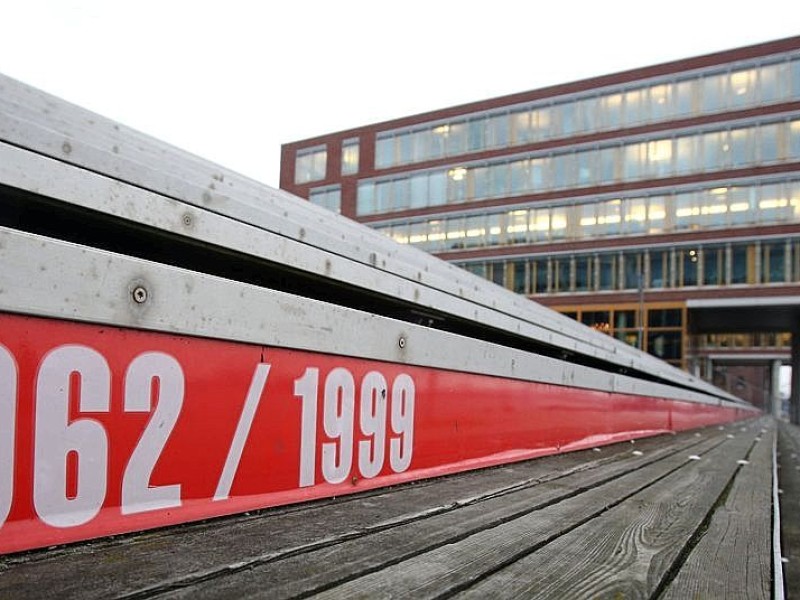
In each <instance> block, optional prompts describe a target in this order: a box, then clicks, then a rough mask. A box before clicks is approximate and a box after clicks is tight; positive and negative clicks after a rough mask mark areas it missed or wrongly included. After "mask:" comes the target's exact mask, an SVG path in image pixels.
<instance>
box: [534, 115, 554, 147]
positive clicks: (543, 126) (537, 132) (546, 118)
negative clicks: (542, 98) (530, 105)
mask: <svg viewBox="0 0 800 600" xmlns="http://www.w3.org/2000/svg"><path fill="white" fill-rule="evenodd" d="M551 114H552V111H551V109H549V108H537V109H536V110H532V111H531V129H533V140H532V141H537V140H543V139H547V138H549V137H552V136H551V132H550V123H551V121H552V117H551Z"/></svg>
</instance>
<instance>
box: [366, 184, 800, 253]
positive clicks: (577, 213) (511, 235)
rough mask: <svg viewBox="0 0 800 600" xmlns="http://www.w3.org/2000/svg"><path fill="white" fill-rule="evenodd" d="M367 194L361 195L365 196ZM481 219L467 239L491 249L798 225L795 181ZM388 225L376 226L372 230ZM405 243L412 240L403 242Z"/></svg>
mask: <svg viewBox="0 0 800 600" xmlns="http://www.w3.org/2000/svg"><path fill="white" fill-rule="evenodd" d="M427 182H428V178H427V177H425V178H423V179H416V180H414V179H412V181H411V182H410V185H411V186H412V187H414V186H415V185H416V186H418V187H419V188H420V190H427ZM390 188H391V186H390V185H389V184H387V185H386V186H384V187H378V188H377V189H378V192H379V201H380V202H396V201H397V200H396V198H393V197H391V196H390V195H389V194H388V190H389V189H390ZM370 189H372V188H370ZM391 189H395V188H391ZM397 189H402V188H397ZM370 193H372V192H370V191H364V194H366V196H367V197H368V196H369V194H370ZM376 201H377V200H376ZM487 218H492V219H494V222H496V225H495V226H494V228H495V229H496V231H494V232H493V231H491V228H489V226H488V225H481V226H480V227H477V226H476V227H468V230H469V231H470V233H469V234H468V235H467V237H469V238H470V242H469V243H470V245H471V246H475V245H480V246H486V245H492V244H496V243H500V242H498V240H500V239H502V243H503V244H527V243H536V242H544V241H553V240H560V239H570V240H578V239H592V238H601V237H609V236H621V235H635V234H645V233H649V234H654V233H670V232H675V231H686V230H693V229H723V228H728V227H736V226H748V225H759V224H778V223H797V222H800V180H798V179H785V180H777V181H773V182H764V183H761V184H749V185H734V184H730V185H727V186H717V187H702V188H695V189H689V190H685V191H679V192H676V193H673V194H670V195H651V196H642V197H638V196H623V197H617V198H610V199H599V200H595V199H592V200H590V201H588V202H574V203H572V204H571V205H569V206H564V205H562V206H542V207H538V208H518V209H512V210H508V209H495V210H494V211H487V212H482V213H480V215H478V216H476V217H470V219H472V221H470V222H477V219H484V220H485V219H487ZM440 220H442V218H441V217H436V218H434V219H433V220H430V221H428V220H427V219H426V218H425V217H416V218H415V221H414V222H415V223H419V222H421V223H422V226H423V228H424V227H425V223H428V222H429V223H439V221H440ZM391 226H392V225H388V226H383V227H382V226H380V225H379V226H378V228H379V229H381V228H386V227H391ZM501 234H502V235H501ZM425 241H427V238H425ZM409 243H414V242H413V241H411V240H410V238H409Z"/></svg>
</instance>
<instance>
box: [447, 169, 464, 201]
mask: <svg viewBox="0 0 800 600" xmlns="http://www.w3.org/2000/svg"><path fill="white" fill-rule="evenodd" d="M467 173H468V171H467V169H465V168H464V167H455V168H453V169H449V170H448V171H447V202H449V203H454V202H455V203H459V202H464V201H465V200H466V199H467Z"/></svg>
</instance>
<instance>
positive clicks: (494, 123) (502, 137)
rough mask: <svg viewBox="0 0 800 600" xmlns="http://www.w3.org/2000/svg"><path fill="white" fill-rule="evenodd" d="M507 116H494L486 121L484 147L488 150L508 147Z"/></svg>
mask: <svg viewBox="0 0 800 600" xmlns="http://www.w3.org/2000/svg"><path fill="white" fill-rule="evenodd" d="M508 125H509V123H508V115H506V114H502V115H495V116H492V117H489V118H487V119H486V145H487V147H488V148H501V147H503V146H508V139H509V126H508Z"/></svg>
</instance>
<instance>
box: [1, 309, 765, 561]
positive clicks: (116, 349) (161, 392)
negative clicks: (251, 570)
mask: <svg viewBox="0 0 800 600" xmlns="http://www.w3.org/2000/svg"><path fill="white" fill-rule="evenodd" d="M259 365H269V367H265V366H261V367H259ZM267 371H268V372H267ZM258 373H260V374H261V375H262V379H261V380H260V383H262V384H263V387H260V385H259V379H258V377H257V376H255V377H254V374H255V375H257V374H258ZM265 374H266V378H265V379H263V376H264V375H265ZM368 374H370V375H368ZM0 378H2V379H1V380H0V413H2V414H0V427H2V423H5V424H6V427H5V428H4V429H0V432H8V431H13V444H11V443H10V440H9V437H8V436H6V437H5V442H4V441H3V438H0V552H4V553H5V552H14V551H19V550H25V549H29V548H35V547H41V546H48V545H52V544H60V543H66V542H72V541H76V540H82V539H88V538H92V537H97V536H103V535H109V534H116V533H122V532H129V531H135V530H140V529H146V528H152V527H158V526H163V525H169V524H175V523H180V522H185V521H190V520H195V519H202V518H207V517H212V516H216V515H223V514H230V513H235V512H241V511H246V510H252V509H256V508H261V507H266V506H274V505H279V504H286V503H290V502H298V501H302V500H308V499H311V498H319V497H324V496H331V495H341V494H346V493H352V492H357V491H361V490H364V489H368V488H373V487H379V486H385V485H389V484H394V483H398V482H402V481H407V480H411V479H419V478H422V477H429V476H434V475H439V474H443V473H452V472H455V471H459V470H464V469H469V468H477V467H482V466H488V465H492V464H499V463H504V462H510V461H514V460H522V459H527V458H532V457H535V456H541V455H545V454H553V453H556V452H560V451H565V450H573V449H579V448H586V447H592V446H596V445H599V444H604V443H611V442H615V441H620V440H625V439H630V438H634V437H642V436H645V435H654V434H657V433H661V432H664V431H668V430H670V429H676V430H681V429H687V428H691V427H698V426H701V425H707V424H710V423H720V422H727V421H732V420H735V419H739V418H744V417H746V416H749V415H750V414H752V413H748V412H746V411H742V410H732V409H723V408H720V407H715V406H705V405H695V404H690V403H683V402H674V401H667V400H661V399H656V398H644V397H635V396H625V395H620V394H610V393H606V392H596V391H587V390H580V389H571V388H564V387H559V386H554V385H544V384H537V383H530V382H522V381H516V380H508V379H501V378H496V377H488V376H482V375H474V374H464V373H455V372H446V371H441V370H435V369H430V368H421V367H411V366H404V365H398V364H390V363H382V362H376V361H368V360H359V359H352V358H347V357H341V356H332V355H324V354H318V353H311V352H299V351H293V350H286V349H279V348H270V347H262V346H257V345H246V344H238V343H231V342H224V341H215V340H207V339H198V338H190V337H183V336H177V335H167V334H160V333H150V332H142V331H135V330H125V329H118V328H112V327H101V326H96V325H85V324H77V323H71V322H66V321H54V320H45V319H39V318H28V317H21V316H13V315H0ZM337 382H338V383H339V384H338V385H335V384H337ZM342 382H344V383H342ZM314 383H316V385H317V389H318V395H317V396H316V401H314V398H315V397H314V396H313V395H312V394H311V391H310V390H312V388H313V385H312V384H314ZM326 385H327V386H328V387H329V388H330V389H329V390H328V391H327V392H326ZM349 386H351V387H349ZM181 387H182V389H181ZM348 390H352V395H349V391H348ZM364 390H367V392H364ZM384 391H385V394H384V393H383V392H384ZM362 393H363V394H364V396H363V397H362ZM326 394H327V396H326ZM304 395H305V396H306V399H305V400H303V396H304ZM137 399H138V400H137ZM143 402H144V407H143V406H142V403H143ZM362 405H364V407H365V408H364V407H362ZM247 406H249V407H250V408H253V409H254V412H253V413H252V415H253V418H252V422H251V425H250V427H249V429H248V428H247V427H246V426H245V427H244V430H242V422H246V421H247V419H242V415H243V413H244V414H245V415H246V414H247V411H246V407H247ZM348 406H350V407H351V408H352V413H349V414H348V413H347V407H348ZM170 407H172V408H175V407H177V410H176V413H175V414H176V419H175V421H174V424H172V423H170V421H169V419H164V418H163V413H162V412H160V411H161V409H164V410H165V411H166V410H168V409H169V408H170ZM312 407H315V410H316V419H311V418H307V419H306V422H305V426H304V425H303V414H304V410H305V411H306V416H307V417H308V416H309V415H311V408H312ZM382 410H385V412H382ZM156 411H159V412H156ZM326 415H327V417H326ZM326 418H327V420H328V421H329V422H327V423H326ZM12 423H13V427H11V425H10V424H12ZM304 427H305V431H306V434H307V439H308V440H312V441H313V444H311V443H309V444H307V445H306V446H305V448H304V447H303V445H302V443H301V438H302V436H303V433H302V432H303V431H304ZM237 431H239V433H240V434H242V435H239V437H238V438H237V439H240V440H241V442H242V445H241V454H240V459H239V460H238V461H236V460H235V457H236V455H237V453H236V452H231V448H232V446H235V444H233V440H234V439H235V438H236V437H237V436H236V432H237ZM351 432H352V433H351ZM159 436H161V437H162V438H165V440H166V441H165V442H164V445H163V448H162V447H161V446H160V445H158V444H156V443H155V442H154V441H153V439H154V438H159ZM350 440H352V456H351V458H348V452H347V449H346V448H347V446H348V442H349V441H350ZM12 448H13V451H12ZM379 448H382V451H381V450H379ZM381 454H382V456H381ZM231 455H233V457H234V460H233V468H232V469H230V470H229V471H228V472H229V473H230V474H231V475H232V479H231V480H230V488H229V491H228V490H226V489H223V492H222V493H221V497H220V498H219V499H217V500H215V499H214V496H215V493H216V495H217V496H220V491H219V490H220V486H221V482H224V480H225V476H224V475H223V473H224V472H225V469H226V467H225V465H226V463H231V458H230V456H231ZM303 456H305V459H304V458H303ZM142 457H144V459H143V458H142ZM148 457H149V458H148ZM304 460H305V464H306V465H307V468H306V471H305V475H304V474H303V473H304V472H303V471H302V466H301V465H302V464H303V463H304ZM362 463H363V464H362ZM309 465H313V471H314V473H313V479H311V478H310V471H309V469H308V466H309ZM229 466H230V465H229ZM304 477H305V481H304V480H303V479H304ZM326 478H327V479H328V481H326ZM37 486H38V487H37ZM126 486H127V488H130V489H131V490H133V491H132V492H130V493H129V495H128V496H127V500H126V499H125V497H124V496H125V494H126V492H125V491H124V490H123V488H126ZM127 488H126V489H127ZM222 488H225V486H224V485H223V486H222ZM35 489H38V492H35ZM142 495H143V496H142ZM151 495H152V497H151ZM78 509H80V510H78Z"/></svg>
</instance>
